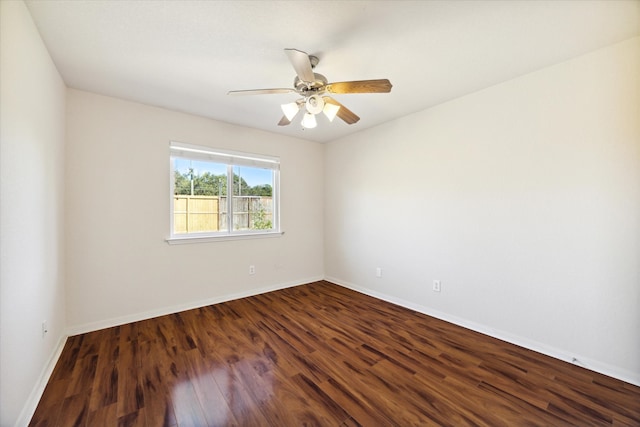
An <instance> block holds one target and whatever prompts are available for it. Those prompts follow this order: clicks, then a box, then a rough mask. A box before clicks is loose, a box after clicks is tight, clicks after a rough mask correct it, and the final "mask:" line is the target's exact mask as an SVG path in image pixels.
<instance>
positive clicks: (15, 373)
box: [0, 1, 66, 426]
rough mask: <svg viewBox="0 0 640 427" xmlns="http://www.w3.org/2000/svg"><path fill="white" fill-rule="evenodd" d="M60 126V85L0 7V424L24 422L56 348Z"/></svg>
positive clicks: (19, 21)
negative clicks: (45, 323) (46, 325)
mask: <svg viewBox="0 0 640 427" xmlns="http://www.w3.org/2000/svg"><path fill="white" fill-rule="evenodd" d="M64 125H65V86H64V83H63V82H62V79H61V78H60V75H59V74H58V72H57V70H56V68H55V66H54V65H53V62H52V61H51V58H50V57H49V54H48V52H47V50H46V48H45V46H44V44H43V43H42V40H41V39H40V35H39V34H38V30H37V29H36V27H35V25H34V24H33V21H32V20H31V15H30V14H29V12H28V10H27V8H26V6H25V5H24V3H23V2H15V1H0V197H1V203H0V236H1V238H0V425H2V426H13V425H22V424H26V422H27V421H28V419H29V418H30V416H31V412H30V411H32V410H33V409H35V404H36V403H37V399H38V398H39V394H40V393H41V391H42V390H43V389H44V385H45V384H46V380H47V377H48V373H47V372H50V369H51V368H52V366H53V365H52V364H53V363H55V358H56V356H57V351H58V350H59V349H60V348H61V345H62V343H63V342H64V341H63V339H64V337H65V326H66V322H65V287H64V227H63V225H64V219H63V207H64V138H65V130H64ZM45 320H46V321H47V323H48V327H49V332H48V333H47V334H46V335H45V336H44V337H43V336H42V322H43V321H45Z"/></svg>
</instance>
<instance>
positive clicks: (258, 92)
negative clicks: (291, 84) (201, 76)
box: [227, 88, 295, 95]
mask: <svg viewBox="0 0 640 427" xmlns="http://www.w3.org/2000/svg"><path fill="white" fill-rule="evenodd" d="M291 92H295V89H290V88H276V89H249V90H230V91H229V92H227V95H272V94H276V93H291Z"/></svg>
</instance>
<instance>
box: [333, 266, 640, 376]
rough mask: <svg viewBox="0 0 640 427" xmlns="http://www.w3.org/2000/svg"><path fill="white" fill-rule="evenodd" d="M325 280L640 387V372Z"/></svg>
mask: <svg viewBox="0 0 640 427" xmlns="http://www.w3.org/2000/svg"><path fill="white" fill-rule="evenodd" d="M325 280H326V281H328V282H331V283H335V284H336V285H339V286H343V287H345V288H348V289H352V290H354V291H357V292H361V293H363V294H365V295H369V296H372V297H374V298H378V299H381V300H383V301H387V302H390V303H392V304H396V305H399V306H402V307H405V308H408V309H411V310H414V311H417V312H418V313H422V314H426V315H428V316H431V317H435V318H437V319H440V320H444V321H446V322H449V323H453V324H455V325H458V326H462V327H464V328H467V329H471V330H473V331H476V332H480V333H481V334H484V335H488V336H490V337H493V338H497V339H499V340H502V341H506V342H509V343H511V344H515V345H517V346H520V347H524V348H526V349H528V350H532V351H535V352H537V353H541V354H544V355H546V356H550V357H553V358H554V359H559V360H562V361H565V362H568V363H572V364H575V365H578V366H581V367H583V368H586V369H589V370H591V371H594V372H598V373H600V374H603V375H606V376H609V377H612V378H616V379H619V380H621V381H624V382H627V383H630V384H633V385H636V386H640V374H639V373H636V372H631V371H628V370H625V369H621V368H619V367H617V366H612V365H609V364H607V363H604V362H601V361H598V360H592V359H589V358H587V357H584V356H581V355H577V354H573V353H569V352H568V351H566V350H561V349H558V348H555V347H552V346H549V345H547V344H544V343H540V342H537V341H534V340H530V339H528V338H525V337H521V336H518V335H514V334H511V333H509V332H505V331H502V330H498V329H494V328H491V327H488V326H486V325H482V324H479V323H476V322H473V321H470V320H468V319H464V318H460V317H457V316H452V315H450V314H447V313H443V312H440V311H437V310H433V309H431V308H429V307H425V306H422V305H420V304H416V303H413V302H410V301H406V300H403V299H401V298H397V297H394V296H391V295H387V294H383V293H380V292H377V291H373V290H371V289H367V288H364V287H362V286H358V285H355V284H353V283H349V282H347V281H344V280H340V279H338V278H337V277H331V276H327V277H325Z"/></svg>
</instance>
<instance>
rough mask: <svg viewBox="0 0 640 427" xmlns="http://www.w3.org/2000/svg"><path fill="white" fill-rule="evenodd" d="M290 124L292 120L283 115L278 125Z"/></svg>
mask: <svg viewBox="0 0 640 427" xmlns="http://www.w3.org/2000/svg"><path fill="white" fill-rule="evenodd" d="M290 124H291V120H289V119H287V116H282V118H281V119H280V121H279V122H278V126H289V125H290Z"/></svg>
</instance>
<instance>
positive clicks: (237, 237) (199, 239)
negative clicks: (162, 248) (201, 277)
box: [165, 231, 284, 245]
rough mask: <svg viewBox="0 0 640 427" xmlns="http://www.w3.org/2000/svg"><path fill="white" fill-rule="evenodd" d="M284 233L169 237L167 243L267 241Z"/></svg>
mask: <svg viewBox="0 0 640 427" xmlns="http://www.w3.org/2000/svg"><path fill="white" fill-rule="evenodd" d="M283 234H284V231H268V232H264V233H245V234H224V235H220V236H197V235H195V236H184V237H169V238H167V239H165V241H166V242H167V243H168V244H170V245H184V244H190V243H208V242H224V241H228V240H248V239H266V238H273V237H280V236H282V235H283Z"/></svg>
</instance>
